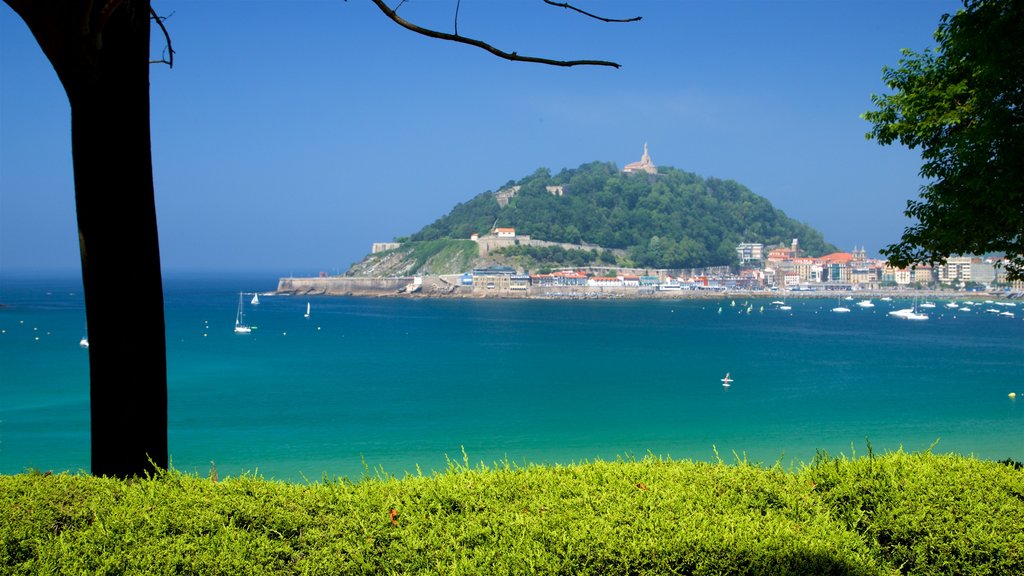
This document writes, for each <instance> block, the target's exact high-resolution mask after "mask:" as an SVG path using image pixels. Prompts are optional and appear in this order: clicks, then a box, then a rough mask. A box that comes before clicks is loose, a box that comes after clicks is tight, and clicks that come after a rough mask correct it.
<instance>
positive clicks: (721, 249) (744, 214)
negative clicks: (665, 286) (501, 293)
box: [412, 162, 836, 268]
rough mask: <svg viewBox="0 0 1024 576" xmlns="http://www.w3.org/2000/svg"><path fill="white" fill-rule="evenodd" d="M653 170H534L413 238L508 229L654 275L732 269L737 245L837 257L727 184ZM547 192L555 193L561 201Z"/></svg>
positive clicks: (808, 231) (600, 165) (802, 228)
mask: <svg viewBox="0 0 1024 576" xmlns="http://www.w3.org/2000/svg"><path fill="white" fill-rule="evenodd" d="M658 170H659V174H658V175H656V176H653V175H649V174H624V173H622V172H620V171H619V170H618V168H617V167H616V166H615V165H614V164H612V163H608V162H593V163H590V164H584V165H582V166H580V167H579V168H576V169H566V170H562V171H561V172H559V173H558V174H555V175H551V173H550V171H548V170H547V169H543V168H542V169H540V170H537V171H536V172H534V173H533V174H532V175H530V176H528V177H526V178H523V179H522V180H519V181H518V182H514V183H512V182H510V183H509V184H508V185H506V187H508V186H511V185H518V186H519V187H520V188H519V192H518V193H517V194H516V195H515V196H514V197H513V198H512V199H511V200H510V202H509V204H508V205H507V206H506V207H504V208H501V207H499V206H498V203H497V202H496V200H495V197H494V194H492V193H489V192H487V193H484V194H480V195H478V196H476V197H475V198H473V199H472V200H470V201H469V202H466V203H464V204H459V205H458V206H456V207H455V208H454V209H452V211H451V212H450V213H449V214H448V215H446V216H444V217H443V218H441V219H439V220H437V221H436V222H434V223H433V224H431V225H429V226H427V227H425V228H423V229H422V230H420V231H419V232H417V233H416V234H413V235H412V239H413V240H429V239H434V238H444V237H452V238H468V237H469V235H470V234H471V233H473V232H477V233H480V234H485V233H487V232H488V231H489V230H490V229H491V228H492V227H493V226H495V225H496V226H500V227H513V228H515V229H516V231H517V233H519V234H527V235H530V236H532V237H533V238H536V239H539V240H549V241H552V242H566V243H574V244H575V243H584V242H585V243H589V244H597V245H599V246H602V247H604V248H616V249H623V250H628V251H629V255H630V260H632V262H633V263H634V264H636V265H637V266H645V267H655V268H691V267H701V266H717V265H725V264H733V263H735V260H736V252H735V249H736V245H737V244H739V243H740V242H762V243H765V244H768V245H774V244H779V243H784V244H786V245H788V244H789V243H790V242H791V241H792V239H793V238H799V239H800V245H801V246H802V247H803V249H804V250H805V251H806V252H807V253H809V254H811V255H820V254H824V253H826V252H830V251H835V250H836V248H835V246H832V245H831V244H828V243H826V242H825V240H824V237H823V236H822V235H821V233H820V232H818V231H816V230H814V229H813V228H811V227H810V226H808V225H806V224H802V223H800V222H797V221H795V220H793V219H791V218H789V217H787V216H786V215H785V214H784V213H783V212H782V211H781V210H777V209H775V208H774V207H772V205H771V203H770V202H768V200H766V199H764V198H762V197H760V196H758V195H756V194H754V193H753V192H751V191H750V190H749V189H747V188H746V187H745V186H743V185H741V184H738V183H737V182H735V181H732V180H719V179H717V178H707V179H704V178H701V177H700V176H698V175H696V174H691V173H688V172H683V171H681V170H676V169H674V168H667V167H666V168H659V169H658ZM548 186H561V187H562V188H563V190H564V194H563V195H561V196H559V195H556V194H552V193H551V192H549V191H548ZM609 256H611V255H610V254H609ZM540 261H546V259H541V260H540Z"/></svg>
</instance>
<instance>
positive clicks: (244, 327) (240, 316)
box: [235, 292, 252, 334]
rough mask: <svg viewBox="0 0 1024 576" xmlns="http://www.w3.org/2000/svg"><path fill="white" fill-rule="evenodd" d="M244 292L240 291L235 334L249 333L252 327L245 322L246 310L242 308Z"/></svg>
mask: <svg viewBox="0 0 1024 576" xmlns="http://www.w3.org/2000/svg"><path fill="white" fill-rule="evenodd" d="M242 306H243V302H242V293H241V292H239V293H238V313H236V314H235V334H249V333H250V332H252V328H250V327H249V325H248V324H246V323H245V311H244V310H243V309H242Z"/></svg>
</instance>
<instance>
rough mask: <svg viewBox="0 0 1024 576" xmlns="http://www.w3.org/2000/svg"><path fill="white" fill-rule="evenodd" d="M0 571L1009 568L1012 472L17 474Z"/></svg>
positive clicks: (1014, 494) (635, 465)
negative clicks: (283, 477) (301, 477)
mask: <svg viewBox="0 0 1024 576" xmlns="http://www.w3.org/2000/svg"><path fill="white" fill-rule="evenodd" d="M392 510H394V514H392ZM0 573H5V574H7V573H9V574H61V575H72V574H230V575H238V574H324V575H334V574H815V575H821V574H856V575H860V574H899V573H905V574H1022V573H1024V472H1022V471H1020V470H1018V469H1015V468H1014V467H1012V466H1008V465H1006V464H1001V463H997V462H988V461H981V460H977V459H973V458H965V457H961V456H956V455H934V454H930V453H924V454H905V453H902V452H897V453H892V454H887V455H884V456H875V455H873V454H872V455H869V456H868V457H864V458H858V459H846V458H828V457H826V456H822V457H821V458H819V459H818V460H817V461H816V462H814V463H812V464H809V465H807V466H804V467H802V468H800V469H799V470H795V471H786V470H782V469H781V468H779V467H773V468H765V467H761V466H757V465H752V464H748V463H745V462H740V463H738V464H725V463H702V462H690V461H681V462H679V461H671V460H667V459H661V458H655V457H648V458H645V459H643V460H639V461H617V462H601V461H598V462H594V463H587V464H580V465H572V466H529V467H525V468H518V467H513V466H509V465H507V464H502V465H498V466H496V467H490V468H489V467H485V466H482V465H481V466H478V467H475V468H472V467H468V466H465V465H454V464H453V465H452V466H451V467H450V469H449V470H448V471H447V472H445V473H443V474H439V475H436V476H429V477H427V476H408V477H405V478H402V479H397V478H389V477H372V478H366V479H363V480H361V481H359V482H355V483H353V482H350V481H348V480H340V481H324V482H321V483H311V484H307V485H297V484H286V483H281V482H275V481H268V480H264V479H261V478H258V477H251V476H243V477H239V478H230V479H226V480H222V481H220V482H215V481H213V480H211V479H206V478H199V477H196V476H191V475H186V474H183V473H180V472H176V471H169V472H164V473H161V474H159V475H157V476H156V477H153V478H147V479H136V480H128V481H119V480H112V479H107V478H95V477H91V476H87V475H69V474H54V475H48V474H41V473H27V474H19V475H14V476H0Z"/></svg>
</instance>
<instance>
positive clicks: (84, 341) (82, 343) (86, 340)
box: [78, 336, 89, 348]
mask: <svg viewBox="0 0 1024 576" xmlns="http://www.w3.org/2000/svg"><path fill="white" fill-rule="evenodd" d="M78 345H79V346H81V347H82V348H88V347H89V337H88V336H82V339H81V340H79V341H78Z"/></svg>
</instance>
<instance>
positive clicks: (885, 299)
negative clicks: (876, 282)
mask: <svg viewBox="0 0 1024 576" xmlns="http://www.w3.org/2000/svg"><path fill="white" fill-rule="evenodd" d="M882 302H892V298H889V297H888V296H886V297H884V298H882Z"/></svg>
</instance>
